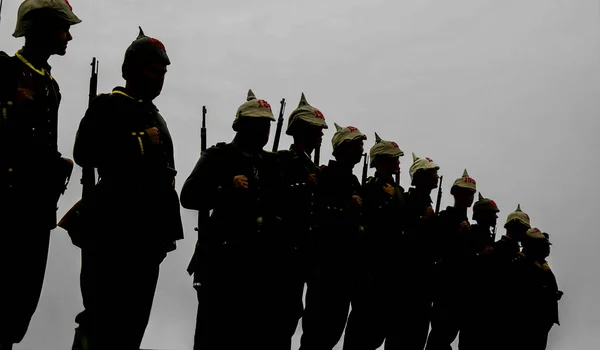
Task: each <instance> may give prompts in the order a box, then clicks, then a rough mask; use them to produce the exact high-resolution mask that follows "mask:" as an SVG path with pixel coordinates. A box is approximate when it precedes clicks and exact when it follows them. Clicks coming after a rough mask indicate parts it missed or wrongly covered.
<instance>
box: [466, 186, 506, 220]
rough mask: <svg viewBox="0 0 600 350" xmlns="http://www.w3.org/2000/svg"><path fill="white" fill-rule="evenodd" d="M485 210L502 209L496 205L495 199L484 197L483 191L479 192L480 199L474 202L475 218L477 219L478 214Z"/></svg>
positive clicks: (497, 210) (498, 210) (496, 211)
mask: <svg viewBox="0 0 600 350" xmlns="http://www.w3.org/2000/svg"><path fill="white" fill-rule="evenodd" d="M484 212H493V213H499V212H500V209H498V205H496V202H495V201H493V200H492V199H489V198H484V197H483V195H482V194H481V192H479V199H478V200H477V202H475V203H474V204H473V220H475V217H476V216H477V215H478V214H481V213H484Z"/></svg>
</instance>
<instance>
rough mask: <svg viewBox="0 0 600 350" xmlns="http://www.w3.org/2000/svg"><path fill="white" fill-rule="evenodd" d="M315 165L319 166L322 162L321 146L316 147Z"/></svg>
mask: <svg viewBox="0 0 600 350" xmlns="http://www.w3.org/2000/svg"><path fill="white" fill-rule="evenodd" d="M314 152H315V165H316V166H319V163H320V162H321V146H317V147H315V150H314Z"/></svg>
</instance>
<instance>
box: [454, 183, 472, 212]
mask: <svg viewBox="0 0 600 350" xmlns="http://www.w3.org/2000/svg"><path fill="white" fill-rule="evenodd" d="M452 195H453V196H454V201H455V202H456V205H457V206H460V207H463V208H469V207H471V205H473V200H474V199H475V191H473V190H470V189H466V188H462V187H458V186H456V187H454V188H453V189H452Z"/></svg>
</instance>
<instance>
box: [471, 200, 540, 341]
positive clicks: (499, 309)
mask: <svg viewBox="0 0 600 350" xmlns="http://www.w3.org/2000/svg"><path fill="white" fill-rule="evenodd" d="M504 228H505V229H506V235H504V236H502V237H501V238H500V240H498V241H496V242H495V243H494V244H493V246H492V248H493V251H492V253H491V254H490V256H489V271H490V273H489V275H490V277H491V279H490V281H489V283H488V286H489V289H488V291H487V292H486V294H487V295H488V296H489V297H490V300H493V302H492V303H491V304H490V305H489V308H488V313H487V314H486V315H482V316H484V317H483V318H482V319H481V322H482V324H485V325H486V326H487V327H488V329H500V327H505V329H507V331H506V332H503V333H502V336H496V337H495V339H493V341H490V343H489V348H490V349H492V350H496V349H498V350H504V349H514V347H515V346H516V344H518V340H519V339H518V338H519V336H520V334H519V333H518V332H519V330H518V329H517V325H516V320H517V316H516V315H518V313H519V298H520V294H521V292H520V289H519V286H518V285H517V283H518V280H517V278H516V277H517V276H516V275H515V273H514V269H513V268H512V265H513V263H514V262H515V261H516V260H517V259H518V258H519V256H520V250H521V248H520V246H519V242H522V241H523V239H525V237H526V233H527V230H528V229H530V228H531V223H530V219H529V215H527V214H526V213H524V212H523V211H522V210H521V206H520V205H517V210H515V211H514V212H512V213H510V214H508V217H507V218H506V223H505V224H504Z"/></svg>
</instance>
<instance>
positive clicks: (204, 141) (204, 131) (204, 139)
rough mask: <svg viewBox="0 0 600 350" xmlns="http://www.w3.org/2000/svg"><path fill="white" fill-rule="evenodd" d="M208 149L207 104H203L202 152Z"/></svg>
mask: <svg viewBox="0 0 600 350" xmlns="http://www.w3.org/2000/svg"><path fill="white" fill-rule="evenodd" d="M204 151H206V106H202V127H201V128H200V152H204Z"/></svg>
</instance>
